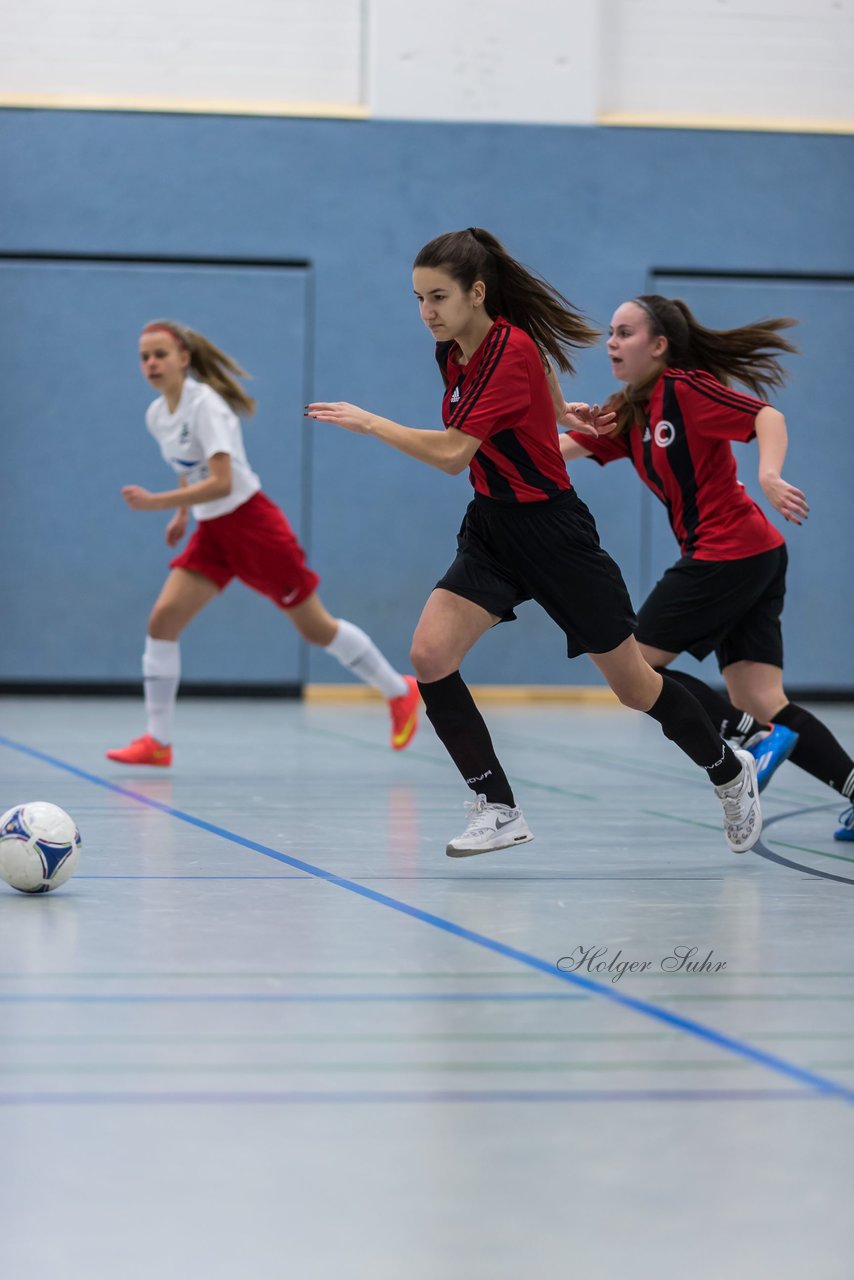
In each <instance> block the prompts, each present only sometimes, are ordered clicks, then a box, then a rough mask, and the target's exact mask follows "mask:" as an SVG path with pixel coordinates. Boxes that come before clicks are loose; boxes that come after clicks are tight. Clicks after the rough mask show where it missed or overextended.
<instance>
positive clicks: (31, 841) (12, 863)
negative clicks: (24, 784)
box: [0, 800, 80, 893]
mask: <svg viewBox="0 0 854 1280" xmlns="http://www.w3.org/2000/svg"><path fill="white" fill-rule="evenodd" d="M79 861H80V832H79V831H78V830H77V825H76V823H75V821H74V819H73V818H71V817H69V815H68V814H67V813H66V812H65V810H64V809H60V807H59V805H57V804H48V802H47V801H46V800H33V801H31V802H30V803H29V804H16V805H15V806H14V807H13V808H12V809H7V810H6V812H5V813H4V814H3V815H2V816H0V878H2V879H3V880H5V881H6V883H7V884H10V885H11V886H12V888H13V889H20V891H21V893H48V892H49V890H51V889H58V888H59V886H60V885H61V884H65V882H66V880H67V879H68V878H69V876H72V875H73V874H74V872H75V871H76V870H77V864H78V862H79Z"/></svg>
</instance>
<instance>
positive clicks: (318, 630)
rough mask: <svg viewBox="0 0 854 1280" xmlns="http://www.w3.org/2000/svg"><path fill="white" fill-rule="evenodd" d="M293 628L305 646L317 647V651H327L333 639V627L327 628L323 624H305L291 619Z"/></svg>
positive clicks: (334, 632)
mask: <svg viewBox="0 0 854 1280" xmlns="http://www.w3.org/2000/svg"><path fill="white" fill-rule="evenodd" d="M293 623H294V626H295V627H296V629H297V631H298V632H299V634H300V635H301V636H302V638H303V640H305V642H306V643H307V644H314V645H317V647H318V648H319V649H328V648H329V646H330V645H331V644H332V641H333V640H334V639H335V636H336V634H337V633H336V630H335V625H334V623H333V625H332V626H331V627H330V626H327V625H325V624H323V623H317V622H314V621H312V622H307V621H305V620H303V621H300V622H297V620H296V618H294V619H293Z"/></svg>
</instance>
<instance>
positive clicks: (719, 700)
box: [655, 667, 771, 742]
mask: <svg viewBox="0 0 854 1280" xmlns="http://www.w3.org/2000/svg"><path fill="white" fill-rule="evenodd" d="M655 669H656V671H658V672H659V674H660V675H668V676H669V677H670V679H671V680H675V681H677V683H678V684H681V685H682V688H683V689H687V690H688V692H689V693H693V695H694V697H695V698H696V699H697V701H698V702H699V704H700V706H701V707H702V708H703V710H704V711H705V712H706V714H707V715H708V717H709V719H710V720H711V722H712V724H713V725H715V727H716V728H717V731H718V733H719V734H720V735H721V737H722V738H735V739H736V741H737V742H746V741H747V739H748V738H749V737H751V735H752V734H754V733H757V732H758V731H759V730H760V729H770V727H771V726H770V725H767V724H764V723H763V721H761V720H754V718H753V716H751V715H748V713H747V712H746V711H740V710H739V709H738V707H735V706H733V704H732V703H731V702H730V701H729V699H728V698H727V696H726V694H723V693H717V692H716V691H715V690H714V689H711V688H710V687H709V685H707V684H705V683H704V682H703V681H702V680H698V679H697V677H696V676H690V675H688V673H687V671H673V670H672V669H671V668H670V667H656V668H655Z"/></svg>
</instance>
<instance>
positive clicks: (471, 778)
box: [418, 671, 516, 808]
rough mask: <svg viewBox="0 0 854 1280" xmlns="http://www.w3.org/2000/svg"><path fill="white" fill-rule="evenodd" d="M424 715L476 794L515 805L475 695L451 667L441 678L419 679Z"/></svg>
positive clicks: (489, 799) (489, 801) (496, 802)
mask: <svg viewBox="0 0 854 1280" xmlns="http://www.w3.org/2000/svg"><path fill="white" fill-rule="evenodd" d="M418 688H419V689H420V690H421V697H422V698H423V699H424V708H425V710H426V712H427V719H428V720H429V721H430V723H431V724H432V726H433V728H434V729H435V730H436V733H437V735H438V737H439V739H440V741H441V742H442V744H443V745H444V747H445V750H446V751H447V752H448V755H449V756H450V757H451V759H452V760H453V762H454V764H455V765H456V766H457V768H458V769H459V771H460V773H461V774H462V775H463V778H464V779H465V782H466V786H468V787H471V789H472V791H474V793H475V795H480V796H486V799H487V802H488V803H489V804H507V805H510V806H511V808H513V807H514V806H515V803H516V802H515V800H514V799H513V792H512V790H511V788H510V783H509V782H508V781H507V775H506V774H505V772H504V770H503V769H502V768H501V765H500V764H499V763H498V757H497V756H496V754H495V748H494V747H493V745H492V739H491V738H490V736H489V730H488V729H487V727H486V722H485V721H484V719H483V716H482V715H481V714H480V712H479V711H478V709H477V706H476V705H475V701H474V698H473V697H472V696H471V693H470V692H469V690H468V687H467V685H466V683H465V681H464V680H463V678H462V676H461V675H460V673H459V671H454V672H453V673H452V674H451V675H449V676H445V678H444V679H443V680H431V681H429V683H427V684H422V683H421V681H420V680H419V681H418Z"/></svg>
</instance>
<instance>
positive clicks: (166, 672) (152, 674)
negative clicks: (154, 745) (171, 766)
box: [142, 636, 181, 746]
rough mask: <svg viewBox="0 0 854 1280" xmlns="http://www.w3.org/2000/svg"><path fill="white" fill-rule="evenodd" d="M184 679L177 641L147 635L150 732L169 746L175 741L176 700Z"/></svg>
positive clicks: (144, 663)
mask: <svg viewBox="0 0 854 1280" xmlns="http://www.w3.org/2000/svg"><path fill="white" fill-rule="evenodd" d="M180 681H181V648H180V645H179V643H178V641H177V640H154V639H152V637H151V636H146V637H145V652H144V653H143V655H142V685H143V689H144V690H145V713H146V716H147V720H148V723H147V731H148V733H150V734H151V736H152V738H156V739H157V741H158V742H162V743H163V745H164V746H168V745H169V744H170V743H171V741H172V724H173V721H174V719H175V702H176V701H177V698H178V685H179V684H180Z"/></svg>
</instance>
